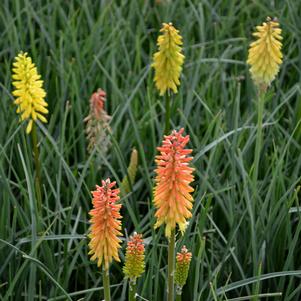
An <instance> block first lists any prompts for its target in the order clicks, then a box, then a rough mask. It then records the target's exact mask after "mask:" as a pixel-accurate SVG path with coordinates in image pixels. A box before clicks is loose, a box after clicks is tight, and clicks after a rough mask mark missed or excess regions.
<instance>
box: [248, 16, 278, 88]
mask: <svg viewBox="0 0 301 301" xmlns="http://www.w3.org/2000/svg"><path fill="white" fill-rule="evenodd" d="M256 30H257V31H256V32H254V33H253V36H254V37H256V38H257V40H256V41H254V42H253V43H251V44H250V48H249V55H248V60H247V63H248V64H249V65H250V66H251V68H250V73H251V75H252V79H253V80H254V82H255V84H256V85H257V86H258V87H263V89H266V88H267V87H268V86H269V85H270V83H271V82H272V81H273V80H274V79H275V77H276V75H277V73H278V72H279V68H280V65H281V63H282V53H281V48H282V43H281V42H280V41H281V40H282V36H281V29H280V28H279V23H278V21H277V20H276V19H274V20H272V19H271V18H270V17H268V18H267V21H266V22H264V23H263V24H262V26H257V27H256Z"/></svg>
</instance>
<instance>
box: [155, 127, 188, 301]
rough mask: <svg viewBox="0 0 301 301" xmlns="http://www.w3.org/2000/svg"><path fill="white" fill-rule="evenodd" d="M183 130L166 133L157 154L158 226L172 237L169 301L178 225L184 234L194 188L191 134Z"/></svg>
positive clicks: (171, 292)
mask: <svg viewBox="0 0 301 301" xmlns="http://www.w3.org/2000/svg"><path fill="white" fill-rule="evenodd" d="M183 132H184V129H181V130H179V131H176V130H174V131H172V133H171V134H170V135H168V136H164V140H163V143H162V146H161V147H158V150H159V152H160V154H159V155H157V156H156V164H157V169H156V170H155V173H156V178H155V182H156V186H155V188H154V205H155V207H156V209H157V210H156V213H155V217H156V218H157V222H156V224H155V228H157V227H159V226H161V225H162V224H164V225H165V235H166V237H167V238H168V240H169V246H168V291H167V295H168V301H171V300H173V299H174V270H175V233H176V227H177V226H178V227H179V229H180V231H181V232H182V233H184V231H185V229H186V225H187V220H188V219H189V218H190V217H191V215H192V214H191V209H192V202H193V197H192V195H191V193H192V192H193V190H194V189H193V188H192V187H191V186H190V183H191V182H192V181H193V180H194V177H193V175H192V173H193V171H194V169H193V168H192V167H190V166H189V162H190V161H191V160H192V157H191V156H189V155H190V154H191V152H192V150H191V149H186V148H185V146H186V145H187V143H188V142H189V136H188V135H187V136H183V135H182V134H183Z"/></svg>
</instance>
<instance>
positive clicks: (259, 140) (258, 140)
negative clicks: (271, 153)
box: [253, 92, 265, 188]
mask: <svg viewBox="0 0 301 301" xmlns="http://www.w3.org/2000/svg"><path fill="white" fill-rule="evenodd" d="M264 98H265V93H264V92H259V96H258V107H257V135H256V146H255V153H254V172H253V184H254V188H255V187H256V182H257V179H258V167H259V160H260V152H261V147H262V120H263V111H264Z"/></svg>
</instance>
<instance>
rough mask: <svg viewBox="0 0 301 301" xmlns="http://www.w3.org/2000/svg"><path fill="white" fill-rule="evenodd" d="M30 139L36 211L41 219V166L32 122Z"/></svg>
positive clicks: (35, 128)
mask: <svg viewBox="0 0 301 301" xmlns="http://www.w3.org/2000/svg"><path fill="white" fill-rule="evenodd" d="M31 138H32V145H33V154H34V163H35V169H36V176H35V189H36V199H37V210H38V213H39V216H40V217H41V212H42V187H41V183H42V181H41V164H40V159H39V148H38V134H37V126H36V124H35V122H33V125H32V130H31Z"/></svg>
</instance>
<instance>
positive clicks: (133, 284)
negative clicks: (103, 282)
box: [129, 280, 137, 301]
mask: <svg viewBox="0 0 301 301" xmlns="http://www.w3.org/2000/svg"><path fill="white" fill-rule="evenodd" d="M136 292H137V284H136V281H132V280H130V286H129V301H135V300H136Z"/></svg>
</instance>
